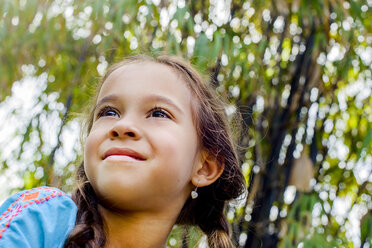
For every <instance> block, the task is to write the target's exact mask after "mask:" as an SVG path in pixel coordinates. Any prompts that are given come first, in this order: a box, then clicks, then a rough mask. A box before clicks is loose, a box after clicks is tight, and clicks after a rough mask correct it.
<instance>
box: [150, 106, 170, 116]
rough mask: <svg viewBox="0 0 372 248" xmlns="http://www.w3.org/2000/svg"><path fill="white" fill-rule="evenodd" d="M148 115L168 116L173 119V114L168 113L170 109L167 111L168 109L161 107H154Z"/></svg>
mask: <svg viewBox="0 0 372 248" xmlns="http://www.w3.org/2000/svg"><path fill="white" fill-rule="evenodd" d="M148 117H155V118H168V119H171V115H170V114H169V113H168V111H166V110H164V109H162V108H159V107H156V108H153V109H152V110H151V111H150V113H149V116H148Z"/></svg>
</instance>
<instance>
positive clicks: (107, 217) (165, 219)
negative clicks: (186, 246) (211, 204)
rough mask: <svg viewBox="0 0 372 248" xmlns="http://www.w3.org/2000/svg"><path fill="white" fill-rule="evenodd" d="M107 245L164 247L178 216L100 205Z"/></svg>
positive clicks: (145, 247) (148, 247)
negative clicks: (124, 210)
mask: <svg viewBox="0 0 372 248" xmlns="http://www.w3.org/2000/svg"><path fill="white" fill-rule="evenodd" d="M99 212H100V213H101V215H102V218H103V221H104V224H105V225H104V229H105V233H106V247H128V248H134V247H136V248H150V247H151V248H164V247H165V246H166V242H167V238H168V236H169V233H170V232H171V230H172V227H173V225H174V223H175V221H176V218H177V216H175V215H174V214H173V216H171V215H170V214H169V212H168V214H166V213H164V212H163V213H153V212H151V213H149V212H117V211H114V210H111V209H108V208H105V207H104V206H101V205H99Z"/></svg>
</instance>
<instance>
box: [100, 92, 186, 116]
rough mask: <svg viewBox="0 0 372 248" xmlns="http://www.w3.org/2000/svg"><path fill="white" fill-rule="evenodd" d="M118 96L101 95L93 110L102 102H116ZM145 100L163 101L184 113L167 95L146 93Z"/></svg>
mask: <svg viewBox="0 0 372 248" xmlns="http://www.w3.org/2000/svg"><path fill="white" fill-rule="evenodd" d="M119 98H120V97H119V96H118V95H116V94H111V95H107V96H105V97H103V98H102V99H101V100H99V101H98V102H97V104H96V106H95V107H94V111H96V109H97V108H98V107H99V106H101V105H103V104H104V103H106V102H116V101H118V99H119ZM144 98H145V99H146V100H147V101H154V102H163V103H165V104H168V105H170V106H172V107H173V108H174V109H176V110H177V111H178V112H180V113H182V114H183V113H184V112H183V111H182V109H181V108H180V107H178V106H177V104H176V103H174V102H173V101H172V100H171V99H169V98H168V97H165V96H162V95H157V94H151V95H147V96H145V97H144Z"/></svg>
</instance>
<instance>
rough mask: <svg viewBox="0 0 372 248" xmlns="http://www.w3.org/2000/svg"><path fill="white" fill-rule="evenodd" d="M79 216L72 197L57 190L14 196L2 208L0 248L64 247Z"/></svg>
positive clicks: (33, 190)
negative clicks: (60, 244)
mask: <svg viewBox="0 0 372 248" xmlns="http://www.w3.org/2000/svg"><path fill="white" fill-rule="evenodd" d="M76 212H77V207H76V205H75V203H74V202H73V201H72V199H71V197H70V196H68V195H67V194H66V193H64V192H63V191H61V190H59V189H57V188H52V187H39V188H34V189H30V190H25V191H21V192H19V193H17V194H14V195H13V196H11V197H10V198H9V199H8V200H6V201H5V202H4V204H3V205H2V206H1V207H0V247H10V246H11V245H13V246H15V245H16V247H59V246H56V243H55V242H58V240H59V242H62V245H63V243H64V239H65V238H66V237H67V235H68V234H69V232H70V231H71V230H72V229H73V227H74V226H75V220H76ZM25 242H27V243H25ZM51 242H54V243H51ZM5 245H6V246H5ZM13 246H12V247H13Z"/></svg>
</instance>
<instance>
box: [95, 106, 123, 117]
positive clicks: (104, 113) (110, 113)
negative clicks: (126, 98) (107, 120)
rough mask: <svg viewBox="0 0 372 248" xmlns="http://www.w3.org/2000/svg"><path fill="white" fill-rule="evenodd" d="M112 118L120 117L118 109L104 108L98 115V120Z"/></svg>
mask: <svg viewBox="0 0 372 248" xmlns="http://www.w3.org/2000/svg"><path fill="white" fill-rule="evenodd" d="M106 116H108V117H110V116H114V117H115V116H119V113H118V111H117V110H116V109H114V108H112V107H109V106H106V107H103V108H102V109H101V110H100V111H99V112H98V114H97V119H98V118H100V117H106Z"/></svg>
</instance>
